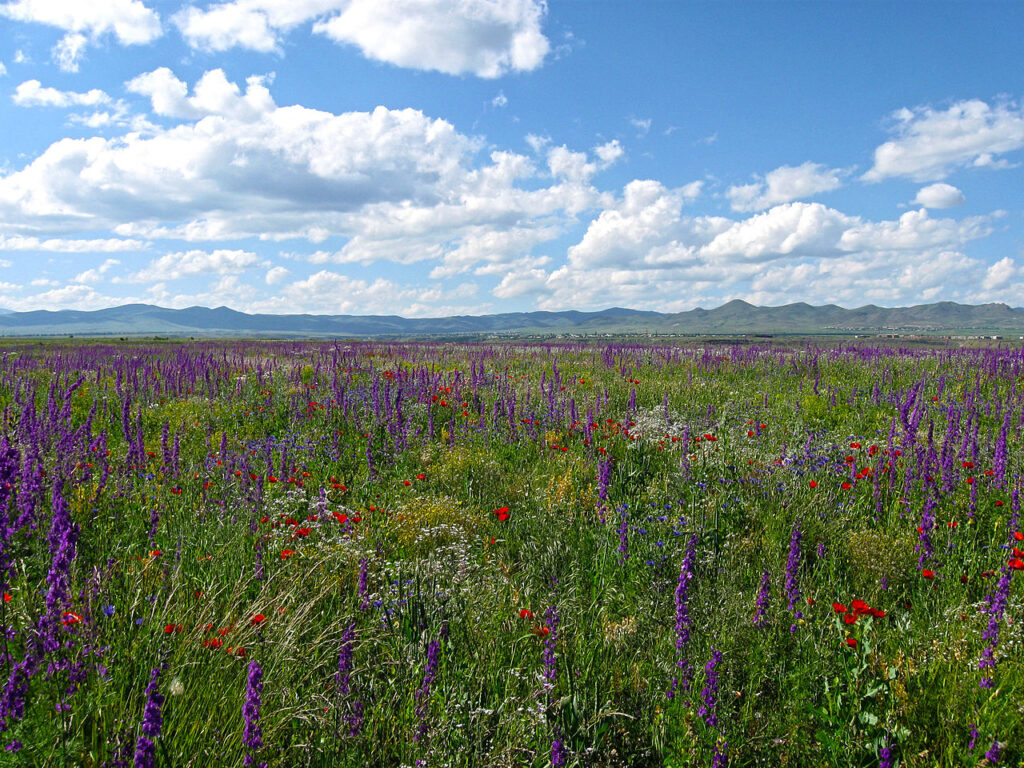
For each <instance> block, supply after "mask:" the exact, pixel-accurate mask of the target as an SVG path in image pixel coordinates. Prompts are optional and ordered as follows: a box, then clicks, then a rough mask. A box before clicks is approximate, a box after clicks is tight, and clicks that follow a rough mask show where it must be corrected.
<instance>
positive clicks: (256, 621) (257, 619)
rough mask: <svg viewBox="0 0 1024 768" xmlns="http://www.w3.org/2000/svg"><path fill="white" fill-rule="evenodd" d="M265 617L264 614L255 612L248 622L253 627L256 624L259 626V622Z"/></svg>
mask: <svg viewBox="0 0 1024 768" xmlns="http://www.w3.org/2000/svg"><path fill="white" fill-rule="evenodd" d="M266 618H267V617H266V616H264V615H263V614H262V613H257V614H256V615H255V616H253V617H252V619H251V621H250V623H251V624H252V625H253V626H254V627H256V626H259V625H260V624H261V623H263V620H264V619H266Z"/></svg>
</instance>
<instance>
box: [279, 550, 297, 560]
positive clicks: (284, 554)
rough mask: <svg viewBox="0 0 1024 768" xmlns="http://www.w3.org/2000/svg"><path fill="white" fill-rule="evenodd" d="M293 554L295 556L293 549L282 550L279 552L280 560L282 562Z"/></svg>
mask: <svg viewBox="0 0 1024 768" xmlns="http://www.w3.org/2000/svg"><path fill="white" fill-rule="evenodd" d="M294 554H295V550H294V549H285V550H283V551H282V552H281V559H282V560H287V559H288V558H289V557H291V556H292V555H294Z"/></svg>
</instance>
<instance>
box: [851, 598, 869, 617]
mask: <svg viewBox="0 0 1024 768" xmlns="http://www.w3.org/2000/svg"><path fill="white" fill-rule="evenodd" d="M850 605H851V606H852V607H853V612H854V613H856V614H857V615H858V616H862V615H863V614H865V613H869V612H870V611H871V606H869V605H868V604H867V603H865V602H864V601H863V600H861V599H860V598H859V597H858V598H857V599H856V600H854V601H853V602H852V603H850Z"/></svg>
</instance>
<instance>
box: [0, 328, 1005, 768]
mask: <svg viewBox="0 0 1024 768" xmlns="http://www.w3.org/2000/svg"><path fill="white" fill-rule="evenodd" d="M0 407H2V408H3V417H4V420H3V437H2V438H0V508H2V509H3V510H4V515H3V516H2V517H0V522H2V523H3V525H2V531H0V581H3V585H2V588H3V592H4V596H3V602H2V603H0V620H2V623H3V627H4V630H5V634H4V640H3V648H2V649H0V653H2V664H0V729H2V731H3V733H2V740H0V746H5V750H2V751H0V765H12V766H39V765H49V766H64V765H81V766H102V765H106V766H128V765H138V766H149V765H158V766H241V765H246V766H248V765H261V764H266V765H268V766H281V767H289V766H350V765H351V766H438V767H440V766H535V767H536V768H541V767H543V766H549V765H568V766H572V765H578V766H661V765H664V766H690V765H716V766H724V765H726V764H728V765H733V766H773V767H774V766H779V765H783V766H805V765H806V766H822V765H824V766H878V765H882V766H896V765H906V766H976V765H981V764H983V761H987V762H985V763H984V764H987V765H992V766H1003V765H1018V764H1021V761H1022V760H1024V746H1022V739H1024V660H1022V653H1021V641H1022V625H1024V613H1022V611H1021V606H1022V602H1024V600H1022V597H1021V587H1020V582H1021V581H1022V580H1024V574H1021V573H1020V571H1021V570H1022V569H1024V551H1022V550H1024V535H1022V533H1021V531H1022V530H1024V525H1022V524H1021V523H1020V521H1019V512H1020V488H1021V475H1022V473H1024V460H1022V458H1021V455H1022V454H1021V449H1022V444H1024V439H1022V426H1024V353H1022V351H1021V350H1020V349H1006V348H972V349H962V350H957V349H934V350H929V349H925V350H900V349H885V348H879V347H872V346H867V345H864V346H857V345H847V346H839V347H835V348H830V349H822V348H817V347H814V346H809V345H808V346H804V347H802V348H796V349H794V348H773V347H770V346H757V345H751V346H743V347H739V346H725V345H717V346H714V347H710V346H707V347H664V346H663V347H656V346H642V345H635V346H621V345H618V346H595V345H590V346H588V345H583V344H573V345H527V344H521V345H517V344H512V343H509V344H501V345H468V344H465V345H453V344H448V345H432V344H414V343H410V344H371V343H359V344H340V343H328V342H324V343H308V342H287V343H284V342H277V343H274V342H231V343H227V342H224V343H219V342H199V343H193V344H187V345H178V344H170V343H164V344H159V345H146V344H141V343H140V344H134V345H133V344H124V345H119V346H103V345H93V344H87V343H86V344H83V343H76V344H75V345H74V346H72V345H67V346H64V345H59V344H51V345H47V346H34V345H31V344H25V345H9V346H7V347H5V348H4V350H3V356H2V360H0Z"/></svg>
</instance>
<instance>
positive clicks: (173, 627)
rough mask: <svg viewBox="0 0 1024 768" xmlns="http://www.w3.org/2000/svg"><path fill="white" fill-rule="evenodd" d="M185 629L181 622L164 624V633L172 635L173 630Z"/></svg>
mask: <svg viewBox="0 0 1024 768" xmlns="http://www.w3.org/2000/svg"><path fill="white" fill-rule="evenodd" d="M183 629H185V628H184V627H183V626H181V624H167V625H165V626H164V634H165V635H173V634H174V633H175V632H181V631H182V630H183Z"/></svg>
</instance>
